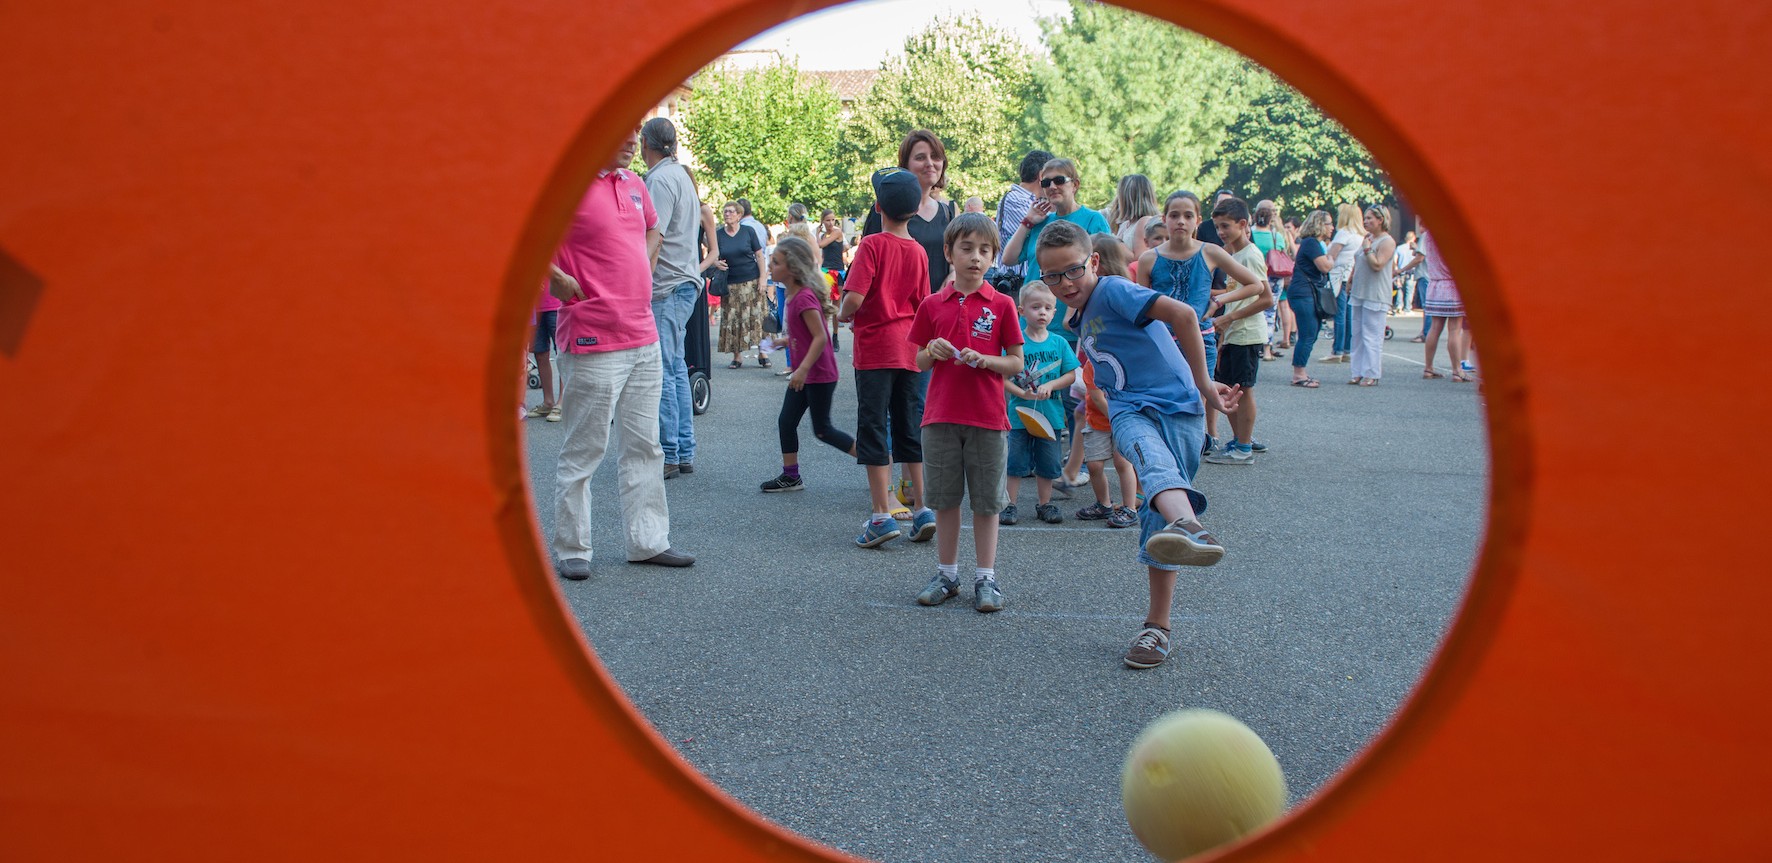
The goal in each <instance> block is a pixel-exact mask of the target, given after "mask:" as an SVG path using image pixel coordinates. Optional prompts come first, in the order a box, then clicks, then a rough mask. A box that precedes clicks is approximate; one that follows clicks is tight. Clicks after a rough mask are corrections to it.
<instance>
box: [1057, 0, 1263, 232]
mask: <svg viewBox="0 0 1772 863" xmlns="http://www.w3.org/2000/svg"><path fill="white" fill-rule="evenodd" d="M1043 26H1044V29H1045V41H1046V45H1047V47H1048V48H1049V49H1050V51H1051V63H1050V64H1045V65H1042V66H1039V67H1037V68H1036V73H1035V85H1034V88H1033V92H1032V93H1031V94H1030V101H1029V106H1028V110H1027V112H1026V116H1027V125H1026V129H1025V132H1024V134H1025V136H1026V139H1027V140H1028V141H1030V142H1031V143H1033V144H1035V145H1039V146H1041V147H1044V148H1045V149H1047V150H1050V151H1052V152H1053V153H1056V154H1058V155H1059V156H1062V157H1064V158H1067V159H1071V160H1072V161H1074V162H1076V163H1077V168H1078V172H1079V173H1080V174H1081V179H1082V185H1081V189H1082V191H1081V194H1080V197H1079V199H1080V200H1081V201H1082V202H1084V203H1086V204H1088V205H1089V206H1099V205H1101V204H1103V203H1105V202H1106V201H1107V200H1108V199H1110V198H1112V197H1113V194H1114V184H1115V183H1116V182H1117V181H1118V179H1119V177H1121V176H1122V175H1125V174H1131V173H1140V174H1144V175H1145V176H1147V177H1150V179H1151V183H1152V185H1153V186H1154V187H1155V188H1156V189H1157V195H1158V198H1159V199H1161V197H1162V196H1163V195H1165V194H1167V193H1168V192H1171V191H1174V190H1176V189H1192V190H1196V191H1198V190H1200V189H1202V188H1203V187H1205V186H1209V185H1212V183H1213V181H1215V180H1216V179H1217V178H1216V177H1214V176H1210V172H1209V171H1208V170H1207V167H1206V166H1207V164H1208V163H1209V162H1211V161H1212V160H1213V158H1214V157H1215V156H1216V155H1217V153H1218V151H1219V149H1220V148H1221V147H1222V146H1223V145H1224V143H1225V139H1226V131H1225V130H1226V129H1227V127H1229V126H1230V125H1231V124H1232V123H1233V122H1235V121H1236V119H1237V118H1238V116H1239V115H1240V114H1241V113H1242V112H1243V109H1244V106H1245V105H1246V104H1247V101H1248V94H1249V92H1250V89H1251V87H1252V85H1254V84H1256V83H1257V81H1256V74H1255V73H1253V72H1252V70H1251V67H1250V64H1248V63H1247V62H1245V61H1244V60H1243V58H1242V57H1241V56H1240V55H1238V54H1236V53H1235V52H1233V51H1231V50H1230V49H1228V48H1226V47H1224V46H1223V45H1220V44H1218V43H1216V42H1213V41H1211V40H1210V39H1207V38H1205V37H1203V36H1200V35H1198V34H1195V33H1190V32H1188V31H1186V30H1182V29H1181V28H1179V27H1176V26H1175V25H1173V24H1170V23H1168V22H1167V21H1161V20H1158V19H1156V18H1151V17H1148V16H1145V15H1140V14H1138V13H1136V12H1129V11H1127V10H1124V9H1120V8H1117V7H1113V6H1107V5H1104V4H1099V3H1092V2H1087V0H1071V9H1070V16H1069V17H1068V18H1061V19H1058V20H1057V21H1056V22H1044V25H1043ZM1206 191H1208V192H1209V191H1211V190H1210V189H1207V190H1206Z"/></svg>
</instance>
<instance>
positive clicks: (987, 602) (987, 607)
mask: <svg viewBox="0 0 1772 863" xmlns="http://www.w3.org/2000/svg"><path fill="white" fill-rule="evenodd" d="M972 607H973V608H974V609H976V610H977V611H979V612H980V613H983V614H989V613H991V612H993V611H1002V610H1003V591H1001V590H998V589H997V580H996V579H994V578H981V579H978V580H977V581H974V582H972Z"/></svg>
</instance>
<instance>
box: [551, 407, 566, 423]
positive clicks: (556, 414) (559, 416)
mask: <svg viewBox="0 0 1772 863" xmlns="http://www.w3.org/2000/svg"><path fill="white" fill-rule="evenodd" d="M565 418H566V415H565V414H563V413H561V412H560V406H559V405H554V409H553V410H550V411H548V422H551V423H557V422H559V421H561V420H563V419H565Z"/></svg>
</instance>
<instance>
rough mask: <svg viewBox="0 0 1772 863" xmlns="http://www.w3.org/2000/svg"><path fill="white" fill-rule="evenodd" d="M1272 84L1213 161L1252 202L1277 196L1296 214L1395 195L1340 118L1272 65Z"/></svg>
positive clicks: (1268, 77)
mask: <svg viewBox="0 0 1772 863" xmlns="http://www.w3.org/2000/svg"><path fill="white" fill-rule="evenodd" d="M1261 74H1262V76H1263V77H1264V78H1266V82H1265V84H1264V85H1263V87H1262V88H1261V89H1260V91H1259V92H1258V93H1257V95H1256V96H1255V98H1254V99H1252V100H1251V102H1250V104H1249V107H1248V109H1247V110H1246V111H1244V113H1243V115H1242V116H1241V117H1239V118H1238V119H1237V122H1236V123H1235V124H1233V125H1232V126H1231V129H1230V135H1229V136H1227V139H1226V146H1225V148H1224V150H1223V152H1221V153H1220V154H1219V155H1218V157H1217V158H1216V159H1214V160H1213V161H1212V162H1211V163H1210V164H1209V166H1208V167H1209V168H1210V169H1211V170H1212V171H1215V172H1219V173H1222V174H1223V175H1224V176H1225V177H1226V179H1227V181H1228V182H1229V184H1230V185H1231V186H1233V187H1234V188H1236V189H1237V190H1238V191H1240V192H1242V193H1243V194H1245V195H1247V196H1248V198H1249V200H1250V202H1251V203H1253V202H1254V201H1256V200H1258V199H1260V198H1271V199H1273V200H1275V201H1277V202H1279V203H1280V205H1281V206H1282V207H1283V208H1284V209H1285V210H1286V211H1287V212H1289V213H1291V214H1294V215H1298V216H1303V215H1304V213H1305V211H1307V210H1313V209H1327V210H1330V211H1331V212H1333V210H1334V205H1336V204H1340V203H1344V202H1345V203H1373V202H1377V201H1384V200H1388V199H1389V198H1390V197H1391V184H1390V178H1389V177H1387V176H1385V174H1384V171H1382V170H1380V169H1379V167H1378V165H1377V164H1375V163H1374V162H1373V161H1372V155H1371V154H1370V153H1368V152H1366V148H1365V147H1364V146H1361V144H1360V142H1359V141H1357V140H1355V139H1354V137H1353V136H1352V135H1349V134H1348V133H1347V130H1346V129H1343V128H1342V127H1341V124H1340V123H1337V122H1335V121H1334V120H1332V119H1330V118H1329V117H1328V116H1327V115H1325V114H1324V113H1323V112H1322V111H1319V110H1317V106H1316V104H1315V103H1313V102H1311V101H1310V100H1309V99H1306V98H1305V97H1304V94H1302V93H1300V92H1298V91H1297V90H1294V89H1292V87H1290V86H1288V85H1287V84H1286V83H1285V82H1283V81H1281V80H1280V79H1278V78H1275V77H1273V76H1272V75H1271V74H1268V73H1267V72H1266V71H1263V72H1261Z"/></svg>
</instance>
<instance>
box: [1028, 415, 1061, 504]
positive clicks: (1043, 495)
mask: <svg viewBox="0 0 1772 863" xmlns="http://www.w3.org/2000/svg"><path fill="white" fill-rule="evenodd" d="M1030 438H1031V436H1030ZM1031 439H1032V441H1033V452H1032V454H1033V457H1034V459H1033V461H1034V490H1035V491H1036V492H1037V493H1038V497H1037V498H1036V503H1035V506H1034V514H1035V515H1037V516H1038V517H1039V519H1040V520H1041V521H1043V522H1045V523H1047V524H1058V523H1059V522H1062V521H1064V514H1063V513H1061V512H1059V511H1058V507H1056V506H1054V505H1053V504H1052V483H1053V481H1054V480H1056V479H1058V474H1059V471H1060V470H1062V469H1063V467H1064V465H1063V464H1061V463H1060V461H1059V459H1060V454H1061V452H1062V450H1061V449H1060V447H1059V443H1058V441H1055V440H1040V439H1039V438H1031Z"/></svg>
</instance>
